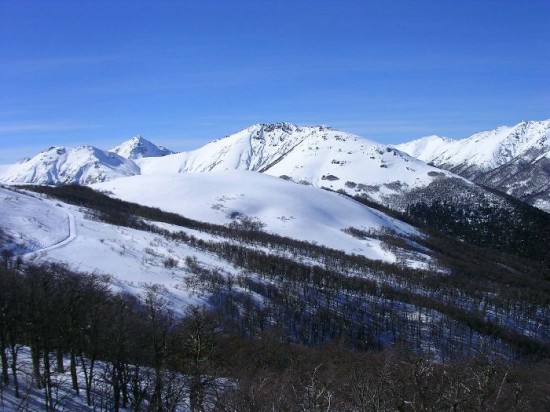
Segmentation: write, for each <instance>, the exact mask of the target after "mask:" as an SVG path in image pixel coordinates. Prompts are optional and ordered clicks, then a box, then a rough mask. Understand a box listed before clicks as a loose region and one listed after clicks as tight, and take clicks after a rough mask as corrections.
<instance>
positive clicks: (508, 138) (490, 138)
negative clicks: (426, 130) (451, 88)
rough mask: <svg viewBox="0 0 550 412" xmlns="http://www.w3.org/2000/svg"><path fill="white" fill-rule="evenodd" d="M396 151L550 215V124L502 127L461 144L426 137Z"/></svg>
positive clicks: (545, 122) (524, 123)
mask: <svg viewBox="0 0 550 412" xmlns="http://www.w3.org/2000/svg"><path fill="white" fill-rule="evenodd" d="M396 147H397V148H398V149H399V150H402V151H404V152H406V153H409V154H410V155H411V156H414V157H417V158H418V159H420V160H423V161H425V162H428V163H431V164H434V165H435V166H438V167H440V168H443V169H446V170H449V171H452V172H454V173H457V174H459V175H461V176H464V177H466V178H467V179H471V180H473V181H475V182H477V183H481V184H484V185H487V186H490V187H493V188H495V189H498V190H501V191H504V192H506V193H508V194H511V195H512V196H514V197H517V198H519V199H521V200H524V201H526V202H528V203H531V204H533V205H534V206H537V207H539V208H541V209H543V210H546V211H550V120H545V121H540V122H534V121H532V122H521V123H519V124H517V125H515V126H512V127H508V126H502V127H499V128H497V129H495V130H491V131H486V132H481V133H476V134H474V135H473V136H471V137H468V138H466V139H462V140H451V139H447V138H442V137H438V136H429V137H425V138H422V139H418V140H414V141H412V142H408V143H403V144H400V145H397V146H396Z"/></svg>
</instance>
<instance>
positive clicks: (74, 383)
mask: <svg viewBox="0 0 550 412" xmlns="http://www.w3.org/2000/svg"><path fill="white" fill-rule="evenodd" d="M69 368H70V370H71V383H72V387H73V390H74V391H75V392H76V394H77V395H80V390H79V388H78V375H77V373H76V353H74V351H71V363H70V365H69Z"/></svg>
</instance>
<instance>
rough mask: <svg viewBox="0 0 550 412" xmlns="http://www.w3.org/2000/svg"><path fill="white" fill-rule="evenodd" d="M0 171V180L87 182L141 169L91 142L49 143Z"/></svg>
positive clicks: (133, 172)
mask: <svg viewBox="0 0 550 412" xmlns="http://www.w3.org/2000/svg"><path fill="white" fill-rule="evenodd" d="M2 171H3V173H2V175H1V176H0V182H4V183H30V184H60V183H78V184H89V183H94V182H103V181H105V180H111V179H116V178H118V177H122V176H132V175H135V174H139V173H140V171H139V167H138V166H137V165H136V164H135V163H133V162H131V161H130V160H127V159H124V158H123V157H121V156H119V155H117V154H115V153H110V152H106V151H103V150H100V149H97V148H95V147H93V146H79V147H76V148H72V149H66V148H64V147H51V148H49V149H48V150H45V151H43V152H41V153H39V154H38V155H36V156H34V157H33V158H32V159H30V160H28V161H26V162H23V163H17V164H14V165H11V166H9V167H4V168H2Z"/></svg>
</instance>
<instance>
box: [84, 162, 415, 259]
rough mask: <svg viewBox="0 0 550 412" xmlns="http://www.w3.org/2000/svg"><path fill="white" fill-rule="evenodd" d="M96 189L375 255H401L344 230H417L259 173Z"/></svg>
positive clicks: (153, 179)
mask: <svg viewBox="0 0 550 412" xmlns="http://www.w3.org/2000/svg"><path fill="white" fill-rule="evenodd" d="M93 188H94V189H98V190H102V191H106V192H108V193H111V194H112V195H113V196H115V197H118V198H121V199H123V200H127V201H131V202H135V203H140V204H143V205H147V206H154V207H158V208H160V209H162V210H165V211H169V212H174V213H178V214H180V215H183V216H186V217H189V218H191V219H195V220H199V221H204V222H210V223H217V224H228V223H230V222H231V221H233V220H235V218H239V217H243V216H247V217H249V218H252V219H254V220H256V221H258V222H260V223H261V224H263V225H264V227H263V230H265V231H267V232H271V233H275V234H278V235H281V236H287V237H291V238H294V239H300V240H306V241H310V242H316V243H319V244H321V245H324V246H328V247H331V248H334V249H340V250H344V251H346V252H348V253H356V254H361V255H364V256H367V257H369V258H372V259H383V260H388V261H394V259H395V258H394V256H393V254H391V253H388V252H387V251H386V250H384V249H383V248H382V247H381V245H380V243H379V242H378V241H376V240H372V239H369V240H364V239H357V238H355V237H353V236H351V235H349V234H346V233H344V232H343V231H342V229H346V228H349V227H354V228H357V229H361V230H366V231H368V230H369V229H382V228H387V229H391V230H393V231H396V232H398V233H407V234H410V233H416V232H415V231H414V229H412V228H411V227H410V226H408V225H406V224H404V223H402V222H399V221H397V220H394V219H391V218H389V217H387V216H385V215H383V214H382V213H380V212H378V211H375V210H373V209H370V208H367V207H365V206H364V205H361V204H359V203H358V202H355V201H354V200H351V199H349V198H346V197H344V196H342V195H340V194H337V193H330V192H327V191H324V190H319V189H316V188H313V187H310V186H304V185H300V184H296V183H292V182H288V181H285V180H283V179H279V178H275V177H272V176H266V175H263V174H260V173H254V172H242V171H226V172H211V173H195V174H180V175H149V176H134V177H131V178H124V179H117V180H114V181H111V182H105V183H100V184H96V185H94V186H93Z"/></svg>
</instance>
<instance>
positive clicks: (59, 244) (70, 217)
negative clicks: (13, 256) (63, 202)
mask: <svg viewBox="0 0 550 412" xmlns="http://www.w3.org/2000/svg"><path fill="white" fill-rule="evenodd" d="M66 213H67V220H68V224H69V235H68V236H67V237H66V238H65V239H63V240H62V241H60V242H57V243H54V244H53V245H50V246H47V247H45V248H42V249H38V250H33V251H32V252H27V253H23V254H22V255H20V256H21V257H32V256H33V255H38V254H41V253H45V252H49V251H50V250H54V249H59V248H60V247H63V246H65V245H67V244H69V243H71V242H72V241H73V240H75V239H76V236H77V233H76V221H75V217H74V215H73V214H72V213H70V212H67V211H66Z"/></svg>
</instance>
